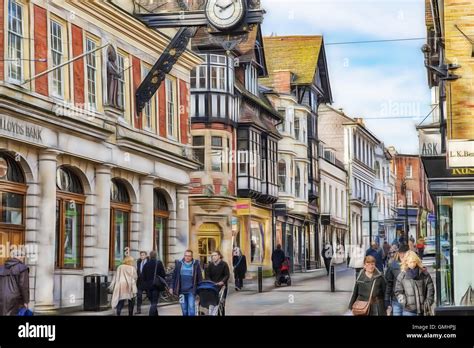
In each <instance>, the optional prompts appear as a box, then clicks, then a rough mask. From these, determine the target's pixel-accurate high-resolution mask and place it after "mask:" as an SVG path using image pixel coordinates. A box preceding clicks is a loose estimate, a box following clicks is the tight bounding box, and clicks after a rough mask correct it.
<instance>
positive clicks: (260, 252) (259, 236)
mask: <svg viewBox="0 0 474 348" xmlns="http://www.w3.org/2000/svg"><path fill="white" fill-rule="evenodd" d="M264 237H265V234H264V227H263V223H261V222H257V221H253V220H252V221H251V225H250V262H251V263H257V264H260V263H262V262H263V259H264V256H265V255H264V253H265V250H264V246H265V244H264Z"/></svg>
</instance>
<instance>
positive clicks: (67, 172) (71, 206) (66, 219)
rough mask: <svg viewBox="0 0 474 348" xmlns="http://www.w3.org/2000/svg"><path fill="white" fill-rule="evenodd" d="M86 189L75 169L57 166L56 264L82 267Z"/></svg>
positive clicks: (71, 267)
mask: <svg viewBox="0 0 474 348" xmlns="http://www.w3.org/2000/svg"><path fill="white" fill-rule="evenodd" d="M84 202H85V196H84V189H83V187H82V184H81V180H80V179H79V177H78V176H77V174H76V173H74V170H73V169H71V168H68V167H65V166H61V167H59V168H58V169H57V170H56V248H55V251H56V267H57V268H69V269H80V268H82V259H83V257H82V255H83V239H84V238H83V226H84Z"/></svg>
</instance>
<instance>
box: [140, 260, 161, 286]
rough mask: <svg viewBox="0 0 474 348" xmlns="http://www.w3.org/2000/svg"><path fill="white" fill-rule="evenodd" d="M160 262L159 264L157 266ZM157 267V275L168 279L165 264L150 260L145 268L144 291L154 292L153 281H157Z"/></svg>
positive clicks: (143, 276) (143, 275) (143, 277)
mask: <svg viewBox="0 0 474 348" xmlns="http://www.w3.org/2000/svg"><path fill="white" fill-rule="evenodd" d="M157 262H158V264H156V263H157ZM155 266H156V275H157V276H160V277H162V278H163V279H166V272H165V267H164V266H163V262H161V261H160V260H156V259H151V260H148V262H147V263H146V264H145V266H143V274H142V279H143V283H142V284H143V289H145V290H152V288H153V281H154V280H155Z"/></svg>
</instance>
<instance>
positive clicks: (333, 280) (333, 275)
mask: <svg viewBox="0 0 474 348" xmlns="http://www.w3.org/2000/svg"><path fill="white" fill-rule="evenodd" d="M331 292H336V271H335V269H334V265H331Z"/></svg>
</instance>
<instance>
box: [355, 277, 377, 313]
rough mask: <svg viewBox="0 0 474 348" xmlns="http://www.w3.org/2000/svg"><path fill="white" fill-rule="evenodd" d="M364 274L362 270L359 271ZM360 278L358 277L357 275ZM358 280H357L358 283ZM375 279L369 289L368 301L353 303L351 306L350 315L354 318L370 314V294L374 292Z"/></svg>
mask: <svg viewBox="0 0 474 348" xmlns="http://www.w3.org/2000/svg"><path fill="white" fill-rule="evenodd" d="M362 272H364V270H362V271H361V274H362ZM359 278H360V275H359ZM358 280H359V279H357V281H358ZM376 281H377V278H375V279H374V280H373V282H372V288H371V289H370V296H369V300H368V301H360V300H359V301H355V302H354V304H353V305H352V314H354V315H355V316H368V315H369V312H370V305H371V304H372V294H373V292H374V287H375V282H376Z"/></svg>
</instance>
